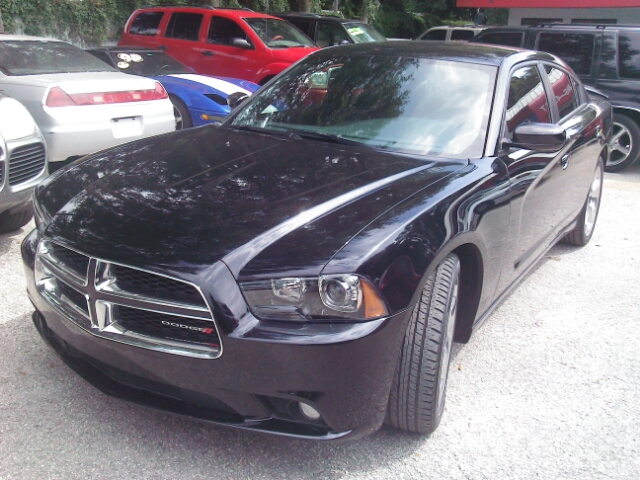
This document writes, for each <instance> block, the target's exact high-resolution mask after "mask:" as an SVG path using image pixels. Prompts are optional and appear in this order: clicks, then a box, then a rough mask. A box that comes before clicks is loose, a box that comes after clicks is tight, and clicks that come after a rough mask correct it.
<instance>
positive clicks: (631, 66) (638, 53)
mask: <svg viewBox="0 0 640 480" xmlns="http://www.w3.org/2000/svg"><path fill="white" fill-rule="evenodd" d="M618 68H619V72H620V77H621V78H633V79H636V80H637V79H640V32H635V31H631V30H629V31H621V32H620V33H619V34H618Z"/></svg>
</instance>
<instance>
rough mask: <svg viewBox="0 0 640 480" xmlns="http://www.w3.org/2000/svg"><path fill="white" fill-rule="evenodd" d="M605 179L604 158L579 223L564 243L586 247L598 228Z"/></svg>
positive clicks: (600, 162) (600, 159) (595, 175)
mask: <svg viewBox="0 0 640 480" xmlns="http://www.w3.org/2000/svg"><path fill="white" fill-rule="evenodd" d="M603 178H604V164H603V162H602V158H599V159H598V164H597V165H596V171H595V173H594V174H593V180H592V181H591V186H590V187H589V193H588V194H587V200H586V201H585V202H584V206H583V207H582V210H581V211H580V215H578V223H577V224H576V227H575V228H574V229H573V230H571V231H570V232H569V233H567V234H566V235H565V236H564V238H563V239H562V241H563V242H564V243H569V244H571V245H578V246H579V247H584V246H585V245H586V244H587V243H589V240H591V236H592V235H593V231H594V230H595V228H596V220H597V219H598V212H599V211H600V198H601V197H602V180H603Z"/></svg>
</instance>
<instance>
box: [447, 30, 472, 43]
mask: <svg viewBox="0 0 640 480" xmlns="http://www.w3.org/2000/svg"><path fill="white" fill-rule="evenodd" d="M474 36H475V33H473V30H452V31H451V40H467V41H469V40H471V39H472V38H473V37H474Z"/></svg>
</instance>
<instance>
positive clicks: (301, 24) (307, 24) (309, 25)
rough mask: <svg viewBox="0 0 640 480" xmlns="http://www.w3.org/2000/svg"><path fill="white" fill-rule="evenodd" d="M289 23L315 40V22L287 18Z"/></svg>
mask: <svg viewBox="0 0 640 480" xmlns="http://www.w3.org/2000/svg"><path fill="white" fill-rule="evenodd" d="M285 20H286V21H287V22H289V23H293V24H294V25H295V26H296V27H298V28H299V29H300V30H302V33H304V34H305V35H306V36H307V37H309V38H313V22H312V21H311V20H302V19H299V18H285Z"/></svg>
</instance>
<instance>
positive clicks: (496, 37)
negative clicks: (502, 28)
mask: <svg viewBox="0 0 640 480" xmlns="http://www.w3.org/2000/svg"><path fill="white" fill-rule="evenodd" d="M523 38H524V32H490V33H486V34H484V35H481V36H480V37H478V39H477V40H475V41H476V42H480V43H489V44H491V45H504V46H506V47H516V48H520V47H521V46H522V40H523Z"/></svg>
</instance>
